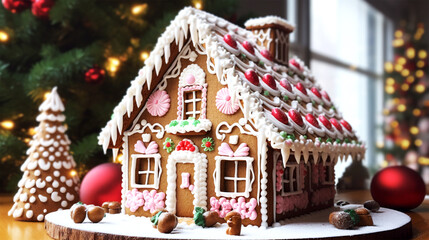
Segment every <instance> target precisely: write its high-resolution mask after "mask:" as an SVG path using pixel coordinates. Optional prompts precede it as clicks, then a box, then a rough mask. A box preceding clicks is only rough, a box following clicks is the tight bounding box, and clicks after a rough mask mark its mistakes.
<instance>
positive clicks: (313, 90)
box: [311, 87, 322, 98]
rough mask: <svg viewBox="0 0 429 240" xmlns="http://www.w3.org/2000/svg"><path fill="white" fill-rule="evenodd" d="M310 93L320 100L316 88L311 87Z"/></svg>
mask: <svg viewBox="0 0 429 240" xmlns="http://www.w3.org/2000/svg"><path fill="white" fill-rule="evenodd" d="M311 92H312V93H313V94H314V95H316V97H318V98H322V95H321V94H320V92H319V90H317V88H315V87H312V88H311Z"/></svg>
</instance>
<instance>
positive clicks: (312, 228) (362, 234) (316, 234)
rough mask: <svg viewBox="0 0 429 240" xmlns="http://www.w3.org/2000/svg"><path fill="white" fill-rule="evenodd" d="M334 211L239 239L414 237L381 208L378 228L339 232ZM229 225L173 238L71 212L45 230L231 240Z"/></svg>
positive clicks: (184, 230) (183, 227)
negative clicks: (79, 217)
mask: <svg viewBox="0 0 429 240" xmlns="http://www.w3.org/2000/svg"><path fill="white" fill-rule="evenodd" d="M334 210H338V209H333V208H332V209H326V210H322V211H318V212H314V213H311V214H306V215H304V216H301V217H297V218H293V219H290V220H287V221H285V222H283V223H282V225H281V224H277V225H276V226H274V227H270V228H267V229H261V228H258V227H254V226H249V227H243V228H242V229H241V233H242V235H241V236H237V237H235V236H234V238H237V239H267V238H270V239H336V240H337V239H365V240H369V239H407V238H410V237H411V236H412V227H411V218H410V217H408V215H406V214H404V213H401V212H398V211H395V210H391V209H387V208H382V209H381V210H380V211H379V212H377V213H371V215H372V218H373V221H374V224H375V226H365V227H359V228H356V229H351V230H341V229H336V228H335V227H334V226H332V225H331V224H329V223H328V216H329V213H331V212H332V211H334ZM226 228H227V226H226V224H218V225H216V227H213V228H204V229H203V228H201V227H198V226H195V225H194V224H192V225H188V224H186V223H185V222H182V223H179V225H178V226H177V228H176V229H175V230H174V231H173V232H172V233H171V234H162V233H159V232H158V230H157V229H155V228H153V227H152V225H151V223H150V221H149V219H148V218H144V217H132V216H127V215H124V214H107V216H106V217H105V218H104V219H103V220H102V221H101V222H100V223H91V222H90V221H89V220H88V219H86V220H85V221H84V222H83V223H81V224H76V223H74V222H73V221H72V220H71V218H70V212H69V210H64V211H57V212H53V213H50V214H48V215H46V217H45V229H46V231H47V233H48V235H49V236H50V237H52V238H54V239H70V240H73V239H103V240H116V239H126V240H137V239H222V238H224V239H230V238H231V236H229V235H226V234H225V231H226Z"/></svg>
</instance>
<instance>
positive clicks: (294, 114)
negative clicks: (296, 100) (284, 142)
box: [288, 109, 304, 127]
mask: <svg viewBox="0 0 429 240" xmlns="http://www.w3.org/2000/svg"><path fill="white" fill-rule="evenodd" d="M288 115H289V117H290V118H291V119H292V120H293V121H294V122H295V123H296V124H298V125H299V126H301V127H302V125H304V122H303V121H302V117H301V114H299V113H298V112H297V111H296V110H295V109H291V110H289V112H288Z"/></svg>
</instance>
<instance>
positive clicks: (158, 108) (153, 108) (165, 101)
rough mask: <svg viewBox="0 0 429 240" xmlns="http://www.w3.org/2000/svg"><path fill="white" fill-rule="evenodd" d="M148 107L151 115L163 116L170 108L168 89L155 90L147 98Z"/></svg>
mask: <svg viewBox="0 0 429 240" xmlns="http://www.w3.org/2000/svg"><path fill="white" fill-rule="evenodd" d="M192 76H193V75H192ZM194 82H195V77H194ZM146 108H147V111H148V112H149V114H150V115H151V116H154V117H162V116H164V115H165V114H166V113H167V112H168V110H169V109H170V96H169V95H168V93H167V92H166V91H159V90H158V91H155V92H154V93H152V94H151V95H150V97H149V99H148V100H147V103H146Z"/></svg>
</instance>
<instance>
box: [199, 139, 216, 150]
mask: <svg viewBox="0 0 429 240" xmlns="http://www.w3.org/2000/svg"><path fill="white" fill-rule="evenodd" d="M202 142H203V143H202V144H201V147H202V148H203V149H204V151H206V152H211V151H213V150H214V141H213V138H211V137H206V138H203V140H202Z"/></svg>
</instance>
